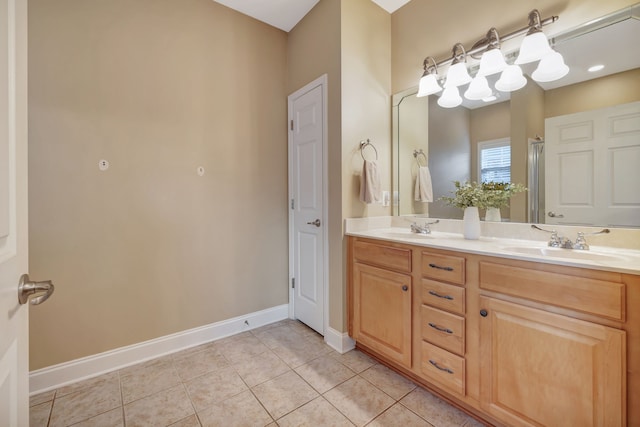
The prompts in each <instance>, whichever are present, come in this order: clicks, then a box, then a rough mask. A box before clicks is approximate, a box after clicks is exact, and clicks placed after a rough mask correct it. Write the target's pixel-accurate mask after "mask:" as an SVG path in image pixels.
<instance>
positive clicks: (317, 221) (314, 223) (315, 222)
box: [307, 218, 320, 227]
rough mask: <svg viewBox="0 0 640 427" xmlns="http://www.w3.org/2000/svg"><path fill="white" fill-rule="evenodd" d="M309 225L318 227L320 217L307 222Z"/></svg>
mask: <svg viewBox="0 0 640 427" xmlns="http://www.w3.org/2000/svg"><path fill="white" fill-rule="evenodd" d="M307 224H309V225H315V226H316V227H320V219H319V218H318V219H316V220H315V221H311V222H308V223H307Z"/></svg>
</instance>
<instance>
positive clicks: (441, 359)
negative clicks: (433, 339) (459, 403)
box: [420, 341, 465, 395]
mask: <svg viewBox="0 0 640 427" xmlns="http://www.w3.org/2000/svg"><path fill="white" fill-rule="evenodd" d="M421 350H422V359H421V361H420V371H421V372H422V375H423V376H424V377H425V378H426V379H428V380H429V381H433V382H434V383H436V384H437V385H439V386H441V387H443V388H446V389H447V390H450V391H453V392H455V393H458V394H460V395H464V392H465V373H464V358H462V357H460V356H456V355H455V354H452V353H449V352H448V351H446V350H443V349H441V348H438V347H436V346H435V345H431V344H429V343H428V342H425V341H422V348H421Z"/></svg>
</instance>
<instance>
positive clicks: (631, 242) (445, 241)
mask: <svg viewBox="0 0 640 427" xmlns="http://www.w3.org/2000/svg"><path fill="white" fill-rule="evenodd" d="M425 220H426V221H429V222H432V221H434V220H435V218H414V217H370V218H353V219H347V220H345V234H347V235H349V236H356V237H366V238H370V239H380V240H386V241H392V242H397V243H406V244H410V245H418V246H424V247H431V248H436V249H446V250H453V251H461V252H468V253H473V254H479V255H490V256H497V257H503V258H510V259H518V260H525V261H534V262H544V263H548V264H556V265H564V266H570V267H581V268H589V269H597V270H607V271H615V272H619V273H627V274H640V230H635V229H621V228H611V229H610V230H611V233H609V234H607V235H597V236H587V242H588V243H589V245H590V250H589V251H579V250H573V249H559V248H549V247H548V246H547V241H548V238H549V235H548V234H547V233H544V232H541V231H537V230H533V229H532V228H531V226H530V224H514V223H485V222H482V233H481V234H482V237H480V239H479V240H466V239H464V238H463V237H462V233H461V230H462V221H460V220H449V219H445V220H443V219H441V220H440V223H438V224H435V225H432V226H431V230H432V233H431V234H430V235H423V234H416V233H412V232H411V231H410V228H409V227H410V224H411V223H412V222H414V221H416V222H417V223H418V224H423V223H424V222H425ZM541 227H543V228H546V229H552V228H553V229H556V230H558V232H559V234H560V235H565V236H567V237H569V238H570V239H572V240H575V237H576V235H577V232H578V231H584V232H587V233H588V232H594V231H598V230H600V229H601V228H598V227H568V226H555V225H554V226H551V225H541ZM506 236H513V237H506Z"/></svg>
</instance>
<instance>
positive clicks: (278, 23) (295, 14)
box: [214, 0, 410, 32]
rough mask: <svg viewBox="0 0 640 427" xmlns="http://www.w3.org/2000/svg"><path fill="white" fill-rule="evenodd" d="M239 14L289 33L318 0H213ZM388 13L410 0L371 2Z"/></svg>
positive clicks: (374, 0) (377, 0)
mask: <svg viewBox="0 0 640 427" xmlns="http://www.w3.org/2000/svg"><path fill="white" fill-rule="evenodd" d="M214 1H215V2H217V3H220V4H222V5H225V6H227V7H229V8H231V9H234V10H237V11H238V12H240V13H243V14H245V15H249V16H251V17H252V18H255V19H257V20H259V21H262V22H266V23H267V24H269V25H272V26H274V27H276V28H280V29H281V30H283V31H287V32H289V31H291V29H292V28H293V27H295V26H296V24H297V23H298V22H300V20H301V19H302V18H304V16H305V15H306V14H307V13H309V11H310V10H311V9H313V6H315V5H316V3H318V1H319V0H214ZM371 1H373V2H374V3H376V4H377V5H378V6H380V7H381V8H383V9H384V10H386V11H387V12H389V13H393V12H395V11H396V10H397V9H399V8H401V7H402V6H404V5H405V4H406V3H408V2H409V1H410V0H371Z"/></svg>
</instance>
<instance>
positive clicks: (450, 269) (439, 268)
mask: <svg viewBox="0 0 640 427" xmlns="http://www.w3.org/2000/svg"><path fill="white" fill-rule="evenodd" d="M429 267H431V268H437V269H438V270H444V271H453V267H442V266H441V265H437V264H429Z"/></svg>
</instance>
